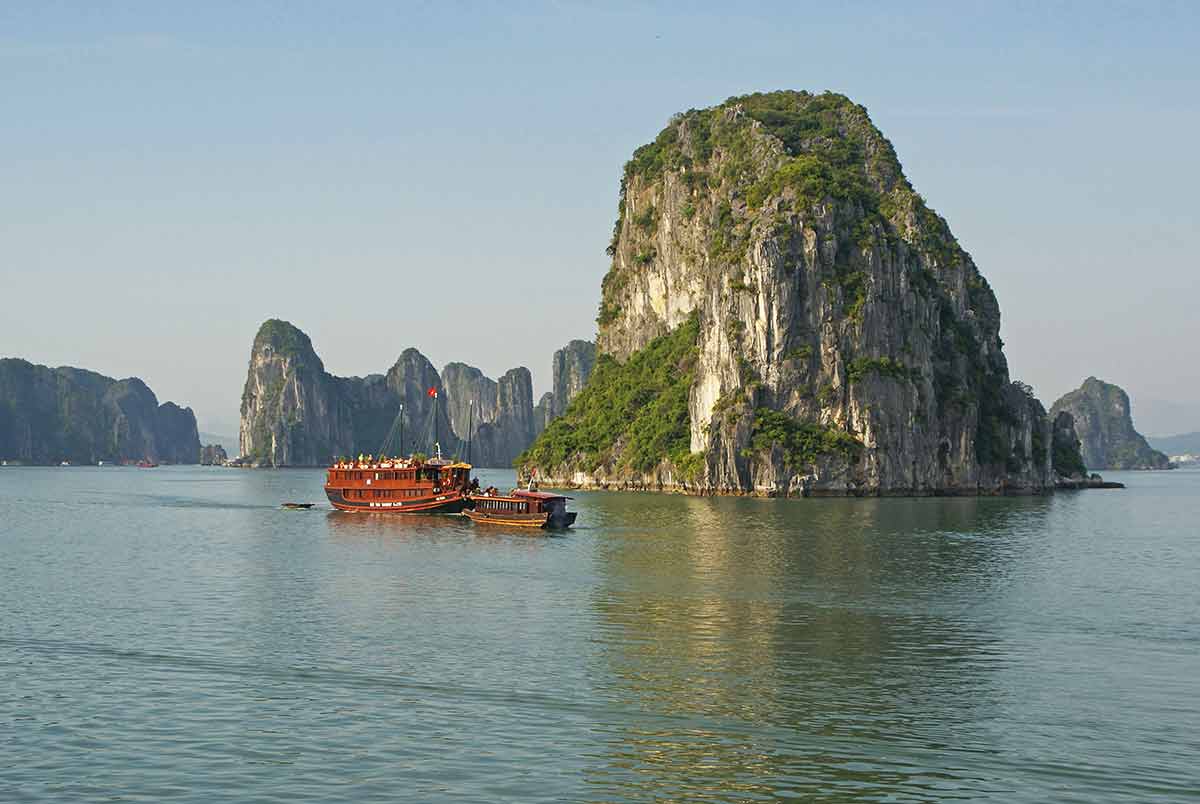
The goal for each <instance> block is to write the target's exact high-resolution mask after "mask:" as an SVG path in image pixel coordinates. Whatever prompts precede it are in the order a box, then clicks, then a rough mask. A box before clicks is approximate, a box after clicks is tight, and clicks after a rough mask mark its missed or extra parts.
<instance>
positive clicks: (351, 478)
mask: <svg viewBox="0 0 1200 804" xmlns="http://www.w3.org/2000/svg"><path fill="white" fill-rule="evenodd" d="M470 475H471V465H470V464H469V463H456V462H452V461H447V460H443V459H441V458H433V459H431V460H421V459H420V458H419V457H412V458H384V459H381V460H377V459H371V460H362V461H338V462H336V463H334V464H333V465H332V466H330V467H329V472H328V474H327V476H326V478H325V496H326V497H328V498H329V502H330V503H331V504H332V505H333V507H334V508H337V509H338V510H340V511H370V512H379V513H383V512H386V513H396V514H457V513H458V512H460V511H462V510H463V508H464V506H466V504H467V491H468V488H469V484H470V482H471V479H470Z"/></svg>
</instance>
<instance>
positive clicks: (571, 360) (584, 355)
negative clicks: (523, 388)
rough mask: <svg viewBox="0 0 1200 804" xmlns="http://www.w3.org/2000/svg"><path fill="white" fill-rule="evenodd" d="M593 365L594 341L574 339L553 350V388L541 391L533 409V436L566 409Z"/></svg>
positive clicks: (585, 383) (585, 382) (539, 433)
mask: <svg viewBox="0 0 1200 804" xmlns="http://www.w3.org/2000/svg"><path fill="white" fill-rule="evenodd" d="M595 365H596V344H594V343H592V342H591V341H582V340H574V341H571V342H570V343H568V344H567V345H566V346H564V347H563V348H561V349H559V350H558V351H556V352H555V353H554V359H553V361H552V362H551V371H552V374H553V387H554V390H552V391H547V392H546V393H544V394H542V398H541V399H539V400H538V403H537V405H536V406H535V407H534V409H533V435H534V437H535V438H536V437H537V436H539V435H541V434H542V431H543V430H545V429H546V427H548V426H549V424H550V422H552V421H554V420H555V419H557V418H558V417H559V416H561V415H563V413H565V412H566V410H567V406H568V405H569V404H571V400H572V399H574V398H575V397H576V396H578V394H579V392H580V391H582V390H583V387H584V386H585V385H587V381H588V378H589V377H591V376H592V368H593V367H594V366H595Z"/></svg>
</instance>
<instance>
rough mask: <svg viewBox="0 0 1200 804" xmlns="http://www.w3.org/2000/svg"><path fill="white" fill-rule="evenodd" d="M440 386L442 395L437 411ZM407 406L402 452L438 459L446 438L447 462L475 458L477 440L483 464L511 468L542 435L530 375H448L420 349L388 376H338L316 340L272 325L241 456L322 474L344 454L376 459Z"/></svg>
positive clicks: (254, 360) (246, 403)
mask: <svg viewBox="0 0 1200 804" xmlns="http://www.w3.org/2000/svg"><path fill="white" fill-rule="evenodd" d="M430 388H434V389H437V392H438V404H436V406H435V404H434V400H433V398H432V397H430V396H429V394H428V390H429V389H430ZM401 405H403V417H402V420H403V444H400V443H398V442H399V429H398V428H397V430H396V431H395V432H393V433H392V435H393V436H394V438H393V443H392V446H391V451H393V452H403V453H406V454H407V453H411V452H426V453H428V452H430V451H431V450H432V448H433V443H434V441H435V439H436V440H437V441H439V442H440V444H441V448H442V453H443V454H444V455H446V456H453V455H457V456H459V457H463V458H465V457H466V450H467V445H466V440H467V438H468V434H470V437H471V459H472V461H473V462H474V463H475V464H476V465H479V466H501V467H509V466H511V465H512V461H513V459H514V458H515V457H516V456H517V455H519V454H520V453H521V451H522V450H524V449H525V448H526V447H528V446H529V444H530V443H531V442H532V440H533V438H534V436H535V434H536V431H537V423H536V422H537V419H536V417H535V414H534V406H533V389H532V381H531V378H530V375H529V370H528V369H525V368H516V369H512V370H511V371H509V372H508V373H506V374H505V375H504V376H503V377H501V378H500V380H499V381H498V382H497V381H494V380H492V379H490V378H488V377H486V376H484V374H483V373H482V372H481V371H480V370H479V369H477V368H474V367H473V366H468V365H466V364H465V363H449V364H447V365H446V367H445V368H444V369H443V371H442V373H441V374H439V373H438V371H437V369H435V368H434V367H433V364H432V363H430V362H429V360H428V359H427V358H426V357H425V356H424V355H422V354H421V353H420V352H419V351H417V350H416V349H411V348H410V349H406V350H404V352H402V353H401V354H400V357H399V358H398V359H397V361H396V363H395V365H393V366H392V368H391V369H389V370H388V372H387V374H385V375H379V374H374V375H370V376H368V377H337V376H334V375H332V374H330V373H329V372H327V371H326V370H325V366H324V364H323V363H322V362H321V359H320V358H319V357H318V356H317V354H316V352H315V351H314V350H313V346H312V342H311V341H310V340H309V338H308V336H307V335H305V334H304V333H303V332H301V331H300V330H299V329H297V328H296V327H294V326H293V325H291V324H289V323H287V322H286V321H278V320H271V321H267V322H266V323H264V324H263V325H262V328H261V329H260V330H259V332H258V334H257V335H256V336H255V339H254V344H253V346H252V348H251V352H250V366H249V370H248V372H247V377H246V385H245V389H244V391H243V394H242V419H241V428H240V443H241V453H242V456H243V458H244V459H245V460H246V461H247V462H249V463H251V464H255V465H266V466H321V465H325V464H327V463H328V462H329V461H330V460H331V459H332V458H333V457H334V456H338V455H358V454H374V453H376V452H377V451H378V450H379V449H380V447H381V446H382V445H383V443H384V442H385V440H386V439H387V438H388V436H389V431H391V428H392V426H393V423H394V422H395V420H396V414H397V412H398V411H400V410H401ZM435 408H436V411H437V415H436V421H435V419H434V417H433V411H434V410H435ZM472 408H473V409H474V413H471V410H472Z"/></svg>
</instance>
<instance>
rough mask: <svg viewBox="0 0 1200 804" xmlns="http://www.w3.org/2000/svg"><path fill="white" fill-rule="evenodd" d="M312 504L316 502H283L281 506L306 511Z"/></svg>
mask: <svg viewBox="0 0 1200 804" xmlns="http://www.w3.org/2000/svg"><path fill="white" fill-rule="evenodd" d="M314 505H316V503H284V504H283V507H284V508H288V509H290V510H292V511H298V510H304V511H307V510H308V509H309V508H312V507H313V506H314Z"/></svg>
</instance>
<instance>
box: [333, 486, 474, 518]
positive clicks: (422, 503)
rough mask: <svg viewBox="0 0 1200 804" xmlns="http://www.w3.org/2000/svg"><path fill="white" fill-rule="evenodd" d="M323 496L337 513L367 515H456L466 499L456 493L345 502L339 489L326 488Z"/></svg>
mask: <svg viewBox="0 0 1200 804" xmlns="http://www.w3.org/2000/svg"><path fill="white" fill-rule="evenodd" d="M325 496H326V497H328V498H329V503H330V505H332V506H333V507H334V508H336V509H338V510H339V511H354V512H358V513H368V514H457V513H460V512H461V511H462V510H463V507H464V506H465V505H466V503H467V500H466V498H465V497H464V496H463V495H462V494H460V493H458V492H450V493H446V494H436V495H434V496H432V497H418V498H415V499H411V500H395V501H392V500H384V501H378V502H377V501H374V500H347V499H346V498H345V497H344V496H343V495H342V490H341V489H340V488H326V489H325Z"/></svg>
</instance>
